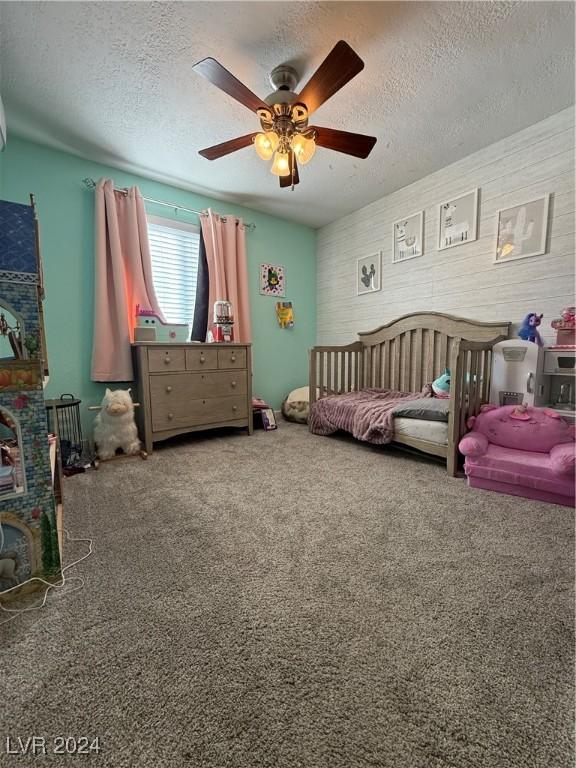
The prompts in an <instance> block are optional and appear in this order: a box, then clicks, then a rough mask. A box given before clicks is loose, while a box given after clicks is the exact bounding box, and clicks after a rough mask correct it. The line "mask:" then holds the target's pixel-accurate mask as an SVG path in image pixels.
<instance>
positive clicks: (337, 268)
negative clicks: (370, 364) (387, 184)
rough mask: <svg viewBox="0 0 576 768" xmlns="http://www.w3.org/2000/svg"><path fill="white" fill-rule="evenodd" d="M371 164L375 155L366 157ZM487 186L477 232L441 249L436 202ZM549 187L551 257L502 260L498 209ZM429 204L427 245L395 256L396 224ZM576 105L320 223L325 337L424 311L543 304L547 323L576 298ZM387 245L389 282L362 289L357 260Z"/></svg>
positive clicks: (347, 336)
mask: <svg viewBox="0 0 576 768" xmlns="http://www.w3.org/2000/svg"><path fill="white" fill-rule="evenodd" d="M366 162H370V161H369V160H367V161H366ZM475 187H479V188H480V209H479V216H478V240H476V241H474V242H471V243H467V244H465V245H461V246H457V247H454V248H449V249H447V250H444V251H438V250H437V243H438V205H439V204H440V203H441V202H445V201H446V200H448V199H450V198H452V197H455V196H458V195H460V194H462V193H464V192H468V191H469V190H471V189H473V188H475ZM548 192H549V193H551V195H552V197H551V204H550V223H549V229H548V231H549V246H548V252H547V253H546V254H545V255H543V256H534V257H532V258H528V259H519V260H517V261H510V262H509V263H507V264H494V263H493V259H494V252H495V240H496V228H497V213H496V212H497V210H498V209H499V208H506V207H509V206H512V205H516V204H518V203H522V202H526V201H528V200H532V199H534V198H537V197H539V196H542V195H544V194H545V193H548ZM421 209H423V210H424V240H425V251H424V255H423V256H422V257H420V258H416V259H411V260H409V261H406V262H403V263H399V264H392V222H394V221H396V220H397V219H400V218H401V217H403V216H406V215H409V214H411V213H413V212H415V211H418V210H421ZM574 232H575V202H574V109H573V108H569V109H566V110H563V111H562V112H559V113H558V114H556V115H553V116H552V117H549V118H547V119H546V120H543V121H542V122H540V123H537V124H536V125H533V126H530V127H529V128H527V129H525V130H523V131H520V133H516V134H514V135H512V136H509V137H508V138H506V139H503V140H502V141H499V142H497V143H496V144H492V145H491V146H489V147H486V148H485V149H482V150H480V151H479V152H475V153H474V154H473V155H469V156H468V157H466V158H464V159H463V160H460V161H458V162H456V163H453V164H452V165H449V166H447V167H446V168H443V169H442V170H440V171H437V172H436V173H433V174H431V175H430V176H426V177H425V178H423V179H421V180H420V181H417V182H415V183H414V184H410V185H409V186H407V187H404V188H403V189H400V190H398V191H397V192H394V193H392V194H390V195H387V196H386V197H383V198H381V199H380V200H378V201H376V202H375V203H371V204H370V205H368V206H366V207H364V208H361V209H360V210H358V211H355V212H354V213H352V214H349V215H348V216H346V217H344V218H342V219H340V220H338V221H335V222H333V223H331V224H328V225H327V226H325V227H322V228H321V229H320V230H319V231H318V241H317V242H318V245H317V270H318V281H317V285H318V289H317V290H318V343H321V344H342V343H347V342H349V341H352V340H354V339H355V337H356V333H357V332H358V331H366V330H370V329H372V328H375V327H377V326H378V325H380V324H381V323H383V322H387V321H389V320H392V319H394V318H395V317H398V316H399V315H403V314H406V313H407V312H419V311H424V310H436V311H439V312H448V313H451V314H455V315H460V316H461V317H469V318H472V319H475V320H510V321H512V322H513V323H514V324H515V325H517V324H518V323H520V321H521V320H522V318H523V317H524V315H525V314H526V313H527V312H530V311H534V312H543V313H544V319H543V321H542V326H541V328H540V330H541V332H542V335H543V336H544V338H545V339H548V340H551V339H552V338H554V335H555V334H554V331H553V329H552V328H551V327H550V321H551V320H552V319H554V317H557V316H559V312H560V310H561V309H562V308H563V307H564V306H566V305H567V304H574V303H575V302H574V238H575V235H574ZM378 250H381V251H382V290H381V291H379V292H378V293H373V294H367V295H362V296H357V295H356V260H357V259H358V258H360V257H362V256H367V255H370V254H372V253H374V252H375V251H378Z"/></svg>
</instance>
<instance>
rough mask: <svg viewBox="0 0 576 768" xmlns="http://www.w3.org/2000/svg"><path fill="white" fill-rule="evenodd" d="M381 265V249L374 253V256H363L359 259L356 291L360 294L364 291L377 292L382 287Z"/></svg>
mask: <svg viewBox="0 0 576 768" xmlns="http://www.w3.org/2000/svg"><path fill="white" fill-rule="evenodd" d="M381 267H382V252H381V251H378V252H377V253H373V254H372V256H363V257H362V258H361V259H358V262H357V265H356V292H357V294H358V296H361V295H362V294H363V293H375V292H376V291H379V290H380V289H381V288H382V283H381Z"/></svg>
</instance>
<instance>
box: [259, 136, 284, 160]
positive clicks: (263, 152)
mask: <svg viewBox="0 0 576 768" xmlns="http://www.w3.org/2000/svg"><path fill="white" fill-rule="evenodd" d="M278 142H279V138H278V134H277V133H275V132H274V131H266V133H259V134H258V135H257V136H256V138H255V139H254V149H255V150H256V153H257V155H258V157H261V158H262V160H270V158H271V157H272V155H273V154H274V150H275V149H276V147H277V146H278Z"/></svg>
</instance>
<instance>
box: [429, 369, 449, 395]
mask: <svg viewBox="0 0 576 768" xmlns="http://www.w3.org/2000/svg"><path fill="white" fill-rule="evenodd" d="M432 391H433V392H434V397H442V398H444V399H447V398H448V397H450V371H449V370H448V368H446V370H445V371H444V373H443V374H442V376H438V378H437V379H435V380H434V381H433V382H432Z"/></svg>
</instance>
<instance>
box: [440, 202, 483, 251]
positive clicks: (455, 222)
mask: <svg viewBox="0 0 576 768" xmlns="http://www.w3.org/2000/svg"><path fill="white" fill-rule="evenodd" d="M439 212H440V224H439V226H438V250H439V251H442V250H444V249H445V248H454V246H455V245H462V244H463V243H470V242H472V240H476V238H477V237H478V190H477V189H473V190H472V191H471V192H466V194H465V195H460V197H455V198H454V199H452V200H447V201H446V202H445V203H441V204H440V207H439Z"/></svg>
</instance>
